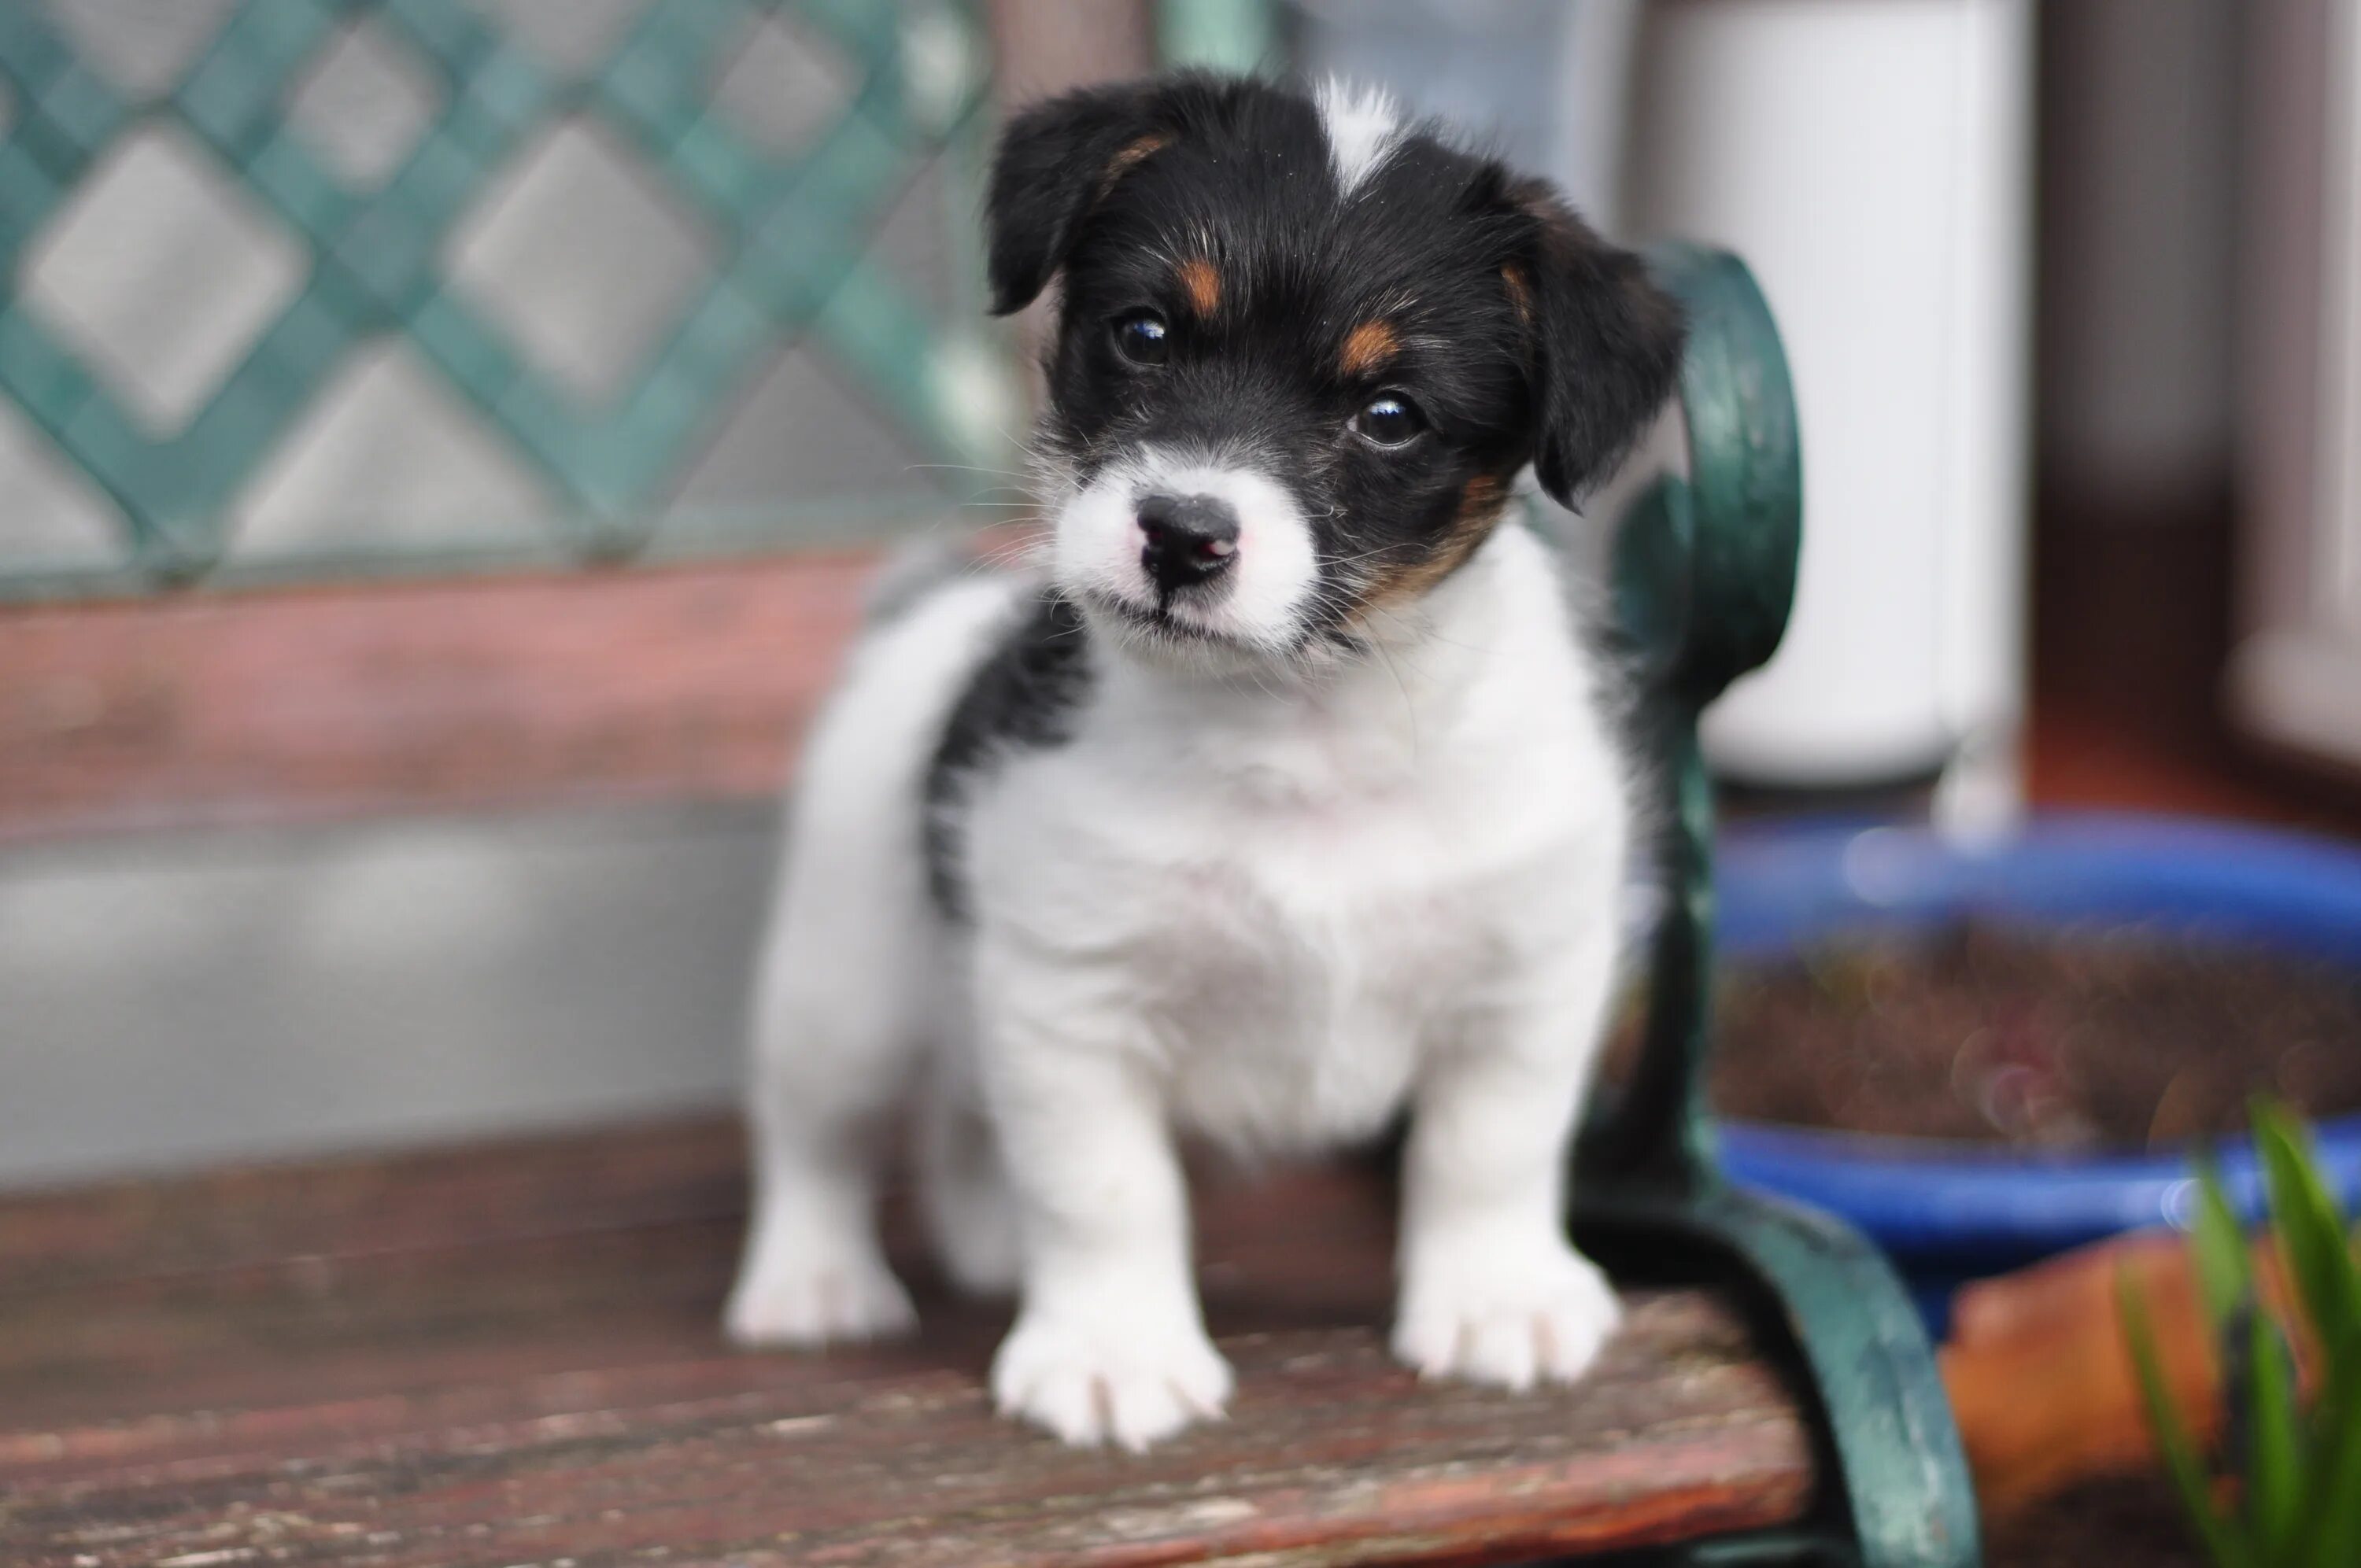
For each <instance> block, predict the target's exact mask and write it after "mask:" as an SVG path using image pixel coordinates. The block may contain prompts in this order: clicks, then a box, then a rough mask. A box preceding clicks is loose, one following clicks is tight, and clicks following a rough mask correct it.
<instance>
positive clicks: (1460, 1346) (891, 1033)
mask: <svg viewBox="0 0 2361 1568" xmlns="http://www.w3.org/2000/svg"><path fill="white" fill-rule="evenodd" d="M987 224H988V227H989V230H990V242H991V243H990V268H991V283H992V289H993V294H994V309H995V311H996V312H998V313H1007V312H1011V311H1015V310H1016V309H1018V308H1020V307H1022V306H1024V305H1025V304H1027V302H1030V301H1031V300H1033V299H1034V298H1035V297H1036V296H1037V295H1038V294H1040V293H1041V292H1042V291H1043V290H1044V289H1045V288H1046V287H1047V286H1048V285H1049V282H1050V280H1051V279H1052V278H1053V277H1062V281H1063V287H1062V291H1061V301H1060V309H1059V312H1058V315H1057V323H1056V329H1055V335H1054V339H1053V341H1052V342H1051V343H1050V344H1049V347H1048V349H1047V352H1046V356H1045V357H1046V368H1047V372H1048V386H1049V400H1048V407H1047V411H1046V413H1045V415H1044V418H1043V421H1042V423H1041V429H1040V431H1039V434H1038V466H1039V469H1040V474H1041V485H1042V489H1043V491H1044V494H1043V496H1042V500H1043V503H1044V508H1045V511H1046V514H1047V516H1048V518H1049V521H1050V522H1051V525H1052V526H1051V530H1050V538H1049V544H1048V546H1047V550H1046V565H1045V566H1044V568H1043V569H1042V570H1040V571H1038V573H1033V574H1022V573H1020V574H1010V575H1004V576H981V575H975V574H972V573H969V574H962V573H958V572H949V573H942V574H938V575H937V576H936V578H935V579H934V580H931V581H929V580H919V581H916V582H911V581H905V582H903V583H901V584H899V585H898V589H897V591H896V592H895V593H894V594H893V595H892V596H890V597H891V599H892V601H893V602H892V603H891V604H890V605H888V606H886V607H885V608H884V609H879V610H878V611H876V612H875V613H874V614H873V621H872V625H871V627H870V629H869V630H867V632H866V634H865V636H864V637H863V639H862V641H861V642H860V644H859V646H858V647H857V649H856V650H855V652H854V653H853V655H852V658H851V666H850V669H849V671H848V673H847V674H846V675H845V677H844V680H843V684H842V686H841V688H840V690H839V691H838V692H837V694H836V696H835V697H834V699H833V701H832V702H831V704H830V705H829V707H828V709H827V711H826V712H825V714H824V715H823V716H822V718H820V719H819V721H818V725H817V727H816V729H815V731H814V733H813V735H812V737H811V740H810V743H809V745H808V748H807V751H806V753H805V758H806V760H805V764H804V768H803V773H802V778H801V780H800V781H799V784H798V786H797V791H796V798H795V802H794V806H793V808H792V816H791V822H790V825H789V828H788V838H787V848H786V852H785V874H784V880H783V883H782V886H781V890H780V894H779V898H778V905H777V910H776V915H775V919H774V926H773V929H772V931H771V934H770V937H769V939H768V945H767V950H766V953H765V957H764V961H763V975H762V980H761V982H760V987H759V992H758V995H757V998H756V1003H755V1007H756V1014H757V1018H756V1024H755V1036H756V1042H755V1044H756V1058H757V1059H756V1065H755V1078H754V1103H753V1107H752V1111H753V1123H754V1127H755V1157H756V1183H757V1190H756V1194H755V1205H754V1221H753V1227H752V1239H751V1242H750V1245H749V1246H748V1249H747V1253H746V1257H745V1262H744V1266H743V1269H742V1272H741V1276H740V1278H739V1281H738V1285H737V1288H736V1290H735V1292H734V1294H733V1295H732V1297H731V1299H730V1305H729V1310H728V1317H729V1328H730V1332H731V1333H732V1334H734V1335H735V1336H736V1337H737V1338H738V1339H739V1340H740V1341H741V1342H744V1343H753V1344H791V1345H814V1344H819V1343H824V1342H828V1341H833V1340H843V1339H859V1338H862V1337H865V1336H869V1335H874V1334H883V1333H889V1332H896V1331H900V1330H904V1329H906V1328H908V1327H909V1326H910V1325H911V1322H912V1315H911V1310H910V1304H909V1301H908V1299H907V1298H906V1296H905V1295H904V1293H903V1290H902V1288H901V1286H900V1285H899V1284H898V1283H897V1282H896V1281H895V1277H894V1276H893V1275H892V1273H890V1272H889V1271H888V1269H887V1266H886V1264H885V1261H884V1256H883V1255H882V1253H881V1251H880V1248H879V1245H878V1242H877V1238H876V1234H875V1229H874V1219H873V1207H874V1203H875V1198H876V1186H877V1170H878V1165H879V1161H880V1157H881V1139H882V1136H883V1135H884V1134H885V1133H886V1132H887V1131H888V1129H889V1128H890V1127H891V1126H892V1125H894V1124H895V1122H896V1120H897V1118H896V1117H895V1112H896V1109H897V1107H898V1105H899V1104H900V1102H902V1101H903V1099H904V1098H905V1096H906V1094H911V1095H914V1097H915V1101H916V1105H915V1117H914V1121H915V1129H916V1138H917V1169H918V1173H919V1177H920V1181H919V1192H920V1196H921V1202H922V1207H923V1211H924V1212H925V1214H926V1216H927V1219H928V1222H929V1223H930V1226H931V1229H932V1232H933V1236H934V1240H935V1243H936V1245H937V1246H938V1247H939V1251H940V1254H941V1258H942V1262H943V1264H944V1266H945V1267H946V1269H947V1271H948V1272H949V1274H950V1277H952V1278H953V1279H954V1280H955V1281H957V1282H958V1283H960V1284H961V1285H962V1286H965V1287H968V1288H972V1289H976V1290H983V1291H1005V1290H1011V1289H1015V1290H1016V1291H1018V1292H1019V1294H1020V1300H1021V1305H1020V1308H1019V1311H1018V1314H1017V1318H1016V1325H1015V1327H1014V1328H1013V1329H1012V1330H1011V1332H1010V1333H1009V1335H1008V1337H1007V1339H1006V1341H1005V1343H1003V1344H1002V1345H1001V1347H1000V1350H999V1353H998V1354H997V1356H996V1358H995V1360H994V1365H993V1370H992V1386H993V1391H994V1396H995V1398H996V1399H997V1401H998V1403H999V1406H1000V1408H1001V1409H1003V1410H1004V1411H1005V1412H1007V1413H1009V1414H1011V1415H1014V1416H1018V1417H1022V1418H1026V1419H1028V1420H1033V1421H1037V1422H1038V1423H1040V1424H1042V1425H1044V1426H1046V1427H1048V1428H1049V1429H1050V1430H1051V1431H1055V1432H1056V1433H1058V1434H1059V1435H1060V1436H1061V1437H1063V1438H1065V1439H1066V1440H1068V1441H1069V1442H1076V1443H1094V1442H1103V1441H1106V1440H1110V1439H1111V1440H1113V1441H1115V1442H1120V1443H1123V1444H1125V1445H1126V1446H1129V1447H1133V1448H1137V1447H1141V1446H1144V1445H1146V1444H1148V1443H1149V1442H1154V1441H1155V1440H1157V1439H1159V1438H1161V1437H1164V1436H1165V1435H1167V1434H1168V1433H1170V1432H1173V1431H1177V1430H1179V1429H1180V1428H1181V1427H1183V1426H1184V1425H1186V1424H1187V1423H1189V1422H1190V1421H1191V1420H1198V1419H1200V1418H1206V1417H1212V1416H1214V1415H1216V1414H1218V1413H1219V1412H1220V1411H1221V1410H1222V1409H1223V1406H1224V1400H1225V1399H1226V1398H1227V1397H1228V1395H1229V1392H1230V1387H1231V1377H1230V1371H1229V1368H1228V1366H1227V1365H1225V1364H1224V1361H1223V1359H1222V1357H1221V1356H1220V1354H1217V1353H1216V1352H1215V1350H1214V1348H1213V1343H1212V1342H1211V1341H1210V1340H1209V1339H1208V1338H1207V1337H1206V1333H1205V1330H1204V1326H1203V1322H1202V1316H1201V1313H1200V1310H1199V1307H1198V1302H1197V1298H1196V1293H1195V1289H1194V1287H1193V1282H1192V1279H1191V1265H1190V1255H1189V1226H1188V1222H1187V1212H1186V1208H1187V1192H1186V1190H1185V1187H1184V1184H1183V1180H1182V1174H1181V1167H1180V1162H1179V1160H1178V1158H1177V1157H1176V1154H1175V1139H1176V1136H1177V1135H1199V1136H1202V1137H1203V1138H1205V1139H1208V1140H1211V1141H1213V1142H1214V1143H1216V1144H1219V1145H1224V1146H1230V1147H1232V1148H1234V1149H1237V1150H1241V1151H1245V1152H1247V1153H1249V1154H1253V1155H1260V1156H1270V1155H1279V1156H1285V1155H1293V1154H1298V1153H1302V1152H1308V1151H1312V1150H1318V1149H1323V1148H1327V1147H1330V1146H1336V1145H1339V1144H1343V1143H1349V1142H1351V1141H1352V1140H1356V1139H1367V1138H1370V1137H1372V1136H1374V1135H1377V1134H1378V1133H1379V1132H1380V1131H1381V1130H1382V1129H1383V1128H1384V1127H1385V1126H1386V1125H1387V1124H1389V1120H1390V1119H1391V1118H1393V1117H1394V1116H1395V1114H1396V1113H1397V1112H1398V1111H1399V1110H1400V1108H1402V1107H1403V1106H1405V1105H1407V1106H1408V1107H1409V1108H1410V1110H1411V1136H1410V1141H1409V1144H1408V1147H1407V1150H1406V1154H1405V1164H1404V1171H1403V1181H1404V1198H1403V1207H1402V1216H1401V1235H1400V1300H1399V1306H1398V1312H1397V1315H1396V1318H1395V1322H1394V1329H1393V1344H1394V1348H1395V1350H1396V1352H1397V1353H1398V1354H1400V1356H1401V1358H1402V1359H1403V1360H1405V1361H1407V1362H1408V1363H1409V1364H1411V1365H1412V1366H1415V1367H1416V1368H1418V1369H1419V1370H1420V1371H1421V1372H1422V1373H1425V1374H1428V1375H1431V1376H1467V1377H1473V1378H1477V1379H1481V1380H1484V1381H1487V1382H1492V1383H1499V1384H1506V1385H1509V1386H1511V1387H1526V1386H1528V1385H1531V1384H1532V1383H1533V1382H1534V1381H1535V1380H1536V1379H1537V1378H1551V1379H1570V1378H1573V1377H1575V1376H1577V1375H1579V1374H1580V1373H1581V1372H1582V1371H1583V1369H1584V1368H1585V1366H1586V1365H1587V1364H1588V1363H1589V1362H1590V1360H1591V1359H1592V1357H1593V1355H1594V1354H1596V1353H1597V1351H1598V1347H1599V1344H1600V1342H1601V1341H1602V1340H1603V1339H1604V1338H1605V1337H1606V1335H1607V1334H1608V1333H1609V1331H1610V1330H1611V1329H1612V1328H1613V1326H1614V1324H1615V1321H1616V1306H1615V1300H1614V1297H1613V1295H1612V1294H1611V1293H1610V1291H1609V1288H1608V1287H1607V1284H1606V1282H1605V1281H1604V1280H1603V1279H1602V1278H1601V1277H1600V1276H1599V1274H1598V1270H1597V1269H1596V1268H1595V1267H1593V1266H1592V1265H1591V1264H1590V1263H1589V1262H1588V1261H1587V1260H1586V1259H1585V1258H1583V1257H1582V1256H1581V1255H1579V1254H1577V1253H1576V1251H1575V1250H1574V1248H1573V1247H1572V1245H1569V1243H1568V1241H1567V1239H1566V1232H1565V1223H1564V1220H1565V1206H1566V1160H1567V1144H1568V1139H1569V1136H1570V1134H1571V1133H1572V1131H1573V1129H1574V1127H1575V1124H1576V1117H1577V1114H1578V1113H1579V1111H1580V1108H1581V1104H1582V1101H1583V1096H1584V1091H1585V1085H1586V1079H1587V1073H1588V1070H1589V1068H1590V1065H1591V1060H1592V1058H1593V1055H1594V1054H1595V1050H1596V1047H1597V1046H1598V1039H1599V1035H1600V1031H1601V1023H1602V1014H1603V1013H1604V1011H1605V1009H1606V1005H1607V1001H1608V993H1609V987H1610V984H1611V983H1612V977H1613V976H1614V973H1615V970H1616V966H1617V958H1618V953H1617V948H1618V908H1619V897H1620V880H1621V875H1622V872H1623V870H1624V865H1625V849H1626V838H1627V833H1628V821H1629V811H1628V806H1627V801H1626V778H1625V770H1624V765H1623V761H1622V759H1621V757H1620V754H1619V751H1618V746H1617V742H1616V740H1615V739H1614V737H1613V735H1612V733H1611V730H1610V727H1609V723H1608V722H1607V720H1606V719H1605V718H1603V717H1602V712H1601V690H1600V687H1601V677H1600V674H1599V672H1598V668H1597V667H1596V666H1595V664H1594V662H1593V661H1592V659H1591V657H1590V656H1589V655H1588V654H1587V652H1585V647H1584V643H1583V641H1581V639H1580V637H1579V636H1578V634H1577V628H1576V625H1575V624H1574V623H1573V622H1572V620H1571V619H1570V616H1569V612H1568V610H1567V609H1566V608H1565V595H1564V593H1563V590H1562V585H1561V583H1560V580H1559V578H1558V576H1557V574H1556V572H1555V570H1554V563H1553V561H1552V559H1551V557H1550V556H1549V554H1547V553H1546V552H1545V550H1544V548H1543V545H1542V544H1541V543H1539V542H1538V541H1537V540H1536V539H1535V538H1534V537H1533V535H1532V534H1531V533H1530V532H1527V531H1526V530H1525V529H1523V528H1522V527H1520V526H1517V525H1515V524H1513V523H1510V522H1504V521H1503V516H1504V513H1505V512H1506V511H1507V510H1508V509H1509V507H1510V487H1511V484H1512V482H1513V481H1514V480H1515V479H1516V477H1517V476H1518V474H1519V472H1520V470H1521V469H1522V468H1523V466H1525V465H1526V464H1527V463H1528V462H1531V463H1532V465H1533V466H1534V468H1535V470H1536V473H1537V476H1538V477H1539V479H1540V482H1541V485H1542V487H1543V488H1544V489H1546V490H1548V491H1549V492H1550V493H1551V494H1553V495H1554V496H1556V497H1558V498H1559V499H1564V500H1568V501H1571V500H1572V499H1574V498H1576V496H1577V495H1579V494H1580V493H1582V492H1583V491H1584V490H1585V488H1586V487H1587V486H1588V485H1590V484H1591V483H1592V482H1593V481H1595V480H1596V479H1598V478H1599V477H1601V476H1602V475H1603V474H1604V473H1605V471H1606V470H1607V469H1608V467H1609V465H1610V464H1611V463H1612V462H1613V461H1614V460H1615V459H1616V458H1617V457H1618V456H1619V455H1620V454H1621V453H1622V452H1623V451H1624V449H1625V448H1626V447H1627V446H1628V445H1629V444H1631V442H1632V441H1633V440H1634V439H1635V437H1636V436H1637V435H1638V434H1639V433H1640V432H1641V430H1642V426H1643V425H1644V424H1645V423H1646V422H1648V421H1649V420H1650V418H1651V417H1652V415H1653V413H1654V411H1656V410H1657V408H1658V407H1659V405H1660V404H1661V403H1662V401H1663V400H1664V398H1665V396H1666V394H1667V393H1668V391H1669V389H1670V388H1671V385H1672V382H1673V378H1674V376H1675V370H1676V367H1677V366H1678V364H1679V361H1680V356H1681V346H1682V327H1681V323H1680V318H1679V315H1678V313H1677V311H1676V310H1675V307H1674V306H1673V304H1672V303H1671V302H1669V301H1668V300H1667V299H1666V298H1665V297H1664V295H1663V294H1661V293H1660V292H1659V291H1657V290H1656V289H1655V288H1654V287H1653V286H1652V284H1651V283H1650V282H1649V280H1647V278H1646V276H1645V274H1644V273H1643V271H1642V267H1641V265H1640V263H1639V262H1638V260H1637V259H1636V258H1633V257H1632V256H1631V255H1629V254H1627V253H1625V252H1623V251H1620V250H1618V249H1615V248H1613V247H1609V245H1607V244H1605V243H1603V242H1602V241H1601V240H1600V239H1599V238H1598V236H1596V235H1594V234H1593V233H1592V232H1591V231H1590V230H1588V229H1587V228H1586V227H1585V226H1584V225H1582V224H1581V223H1580V222H1579V221H1577V220H1576V218H1575V217H1574V216H1573V215H1572V214H1570V213H1569V212H1568V211H1567V210H1566V209H1565V207H1564V206H1562V205H1560V204H1559V203H1558V202H1557V201H1556V200H1555V199H1554V197H1553V196H1552V194H1551V193H1550V192H1549V191H1548V190H1547V189H1546V188H1545V187H1544V186H1543V185H1541V184H1539V183H1536V182H1534V181H1528V180H1521V179H1519V178H1517V177H1515V176H1513V175H1511V174H1510V172H1509V171H1508V170H1505V169H1503V168H1502V167H1501V166H1500V165H1499V164H1498V163H1497V162H1494V161H1491V160H1489V159H1485V158H1482V157H1477V156H1474V155H1471V154H1469V153H1467V152H1465V151H1461V150H1457V149H1456V148H1454V147H1452V146H1450V145H1448V144H1447V143H1446V142H1444V140H1442V139H1439V138H1438V137H1437V136H1435V135H1434V134H1433V133H1432V132H1431V131H1430V130H1428V129H1426V128H1423V127H1419V126H1409V125H1405V124H1404V123H1402V122H1401V121H1400V119H1399V118H1398V117H1397V115H1395V113H1394V112H1393V110H1392V109H1391V108H1390V107H1389V105H1388V104H1386V103H1385V102H1384V101H1383V100H1382V99H1379V98H1377V97H1372V96H1356V95H1353V94H1350V93H1345V92H1342V91H1338V90H1335V89H1334V88H1331V89H1329V90H1326V91H1323V93H1320V94H1318V95H1317V96H1316V97H1305V96H1301V95H1299V94H1297V93H1291V92H1288V91H1283V90H1281V89H1279V88H1277V87H1274V86H1270V85H1267V84H1264V83H1260V82H1241V81H1228V80H1221V79H1215V78H1212V77H1206V76H1180V77H1175V78H1171V79H1167V80H1161V81H1156V82H1147V83H1142V84H1137V85H1130V86H1121V87H1113V88H1106V89H1101V90H1094V91H1089V92H1082V93H1073V94H1071V95H1070V96H1067V97H1062V98H1059V99H1056V100H1054V101H1052V102H1049V103H1047V104H1042V105H1040V106H1038V107H1036V108H1034V109H1032V110H1030V111H1029V112H1027V113H1025V114H1023V115H1019V116H1018V117H1017V118H1016V121H1015V122H1014V123H1013V124H1012V125H1011V126H1009V128H1008V131H1007V134H1006V137H1005V140H1004V142H1003V144H1002V146H1001V148H1000V151H999V155H998V160H997V163H996V166H995V168H994V173H993V177H992V182H991V191H990V195H989V201H988V213H987ZM922 576H923V575H922Z"/></svg>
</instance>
